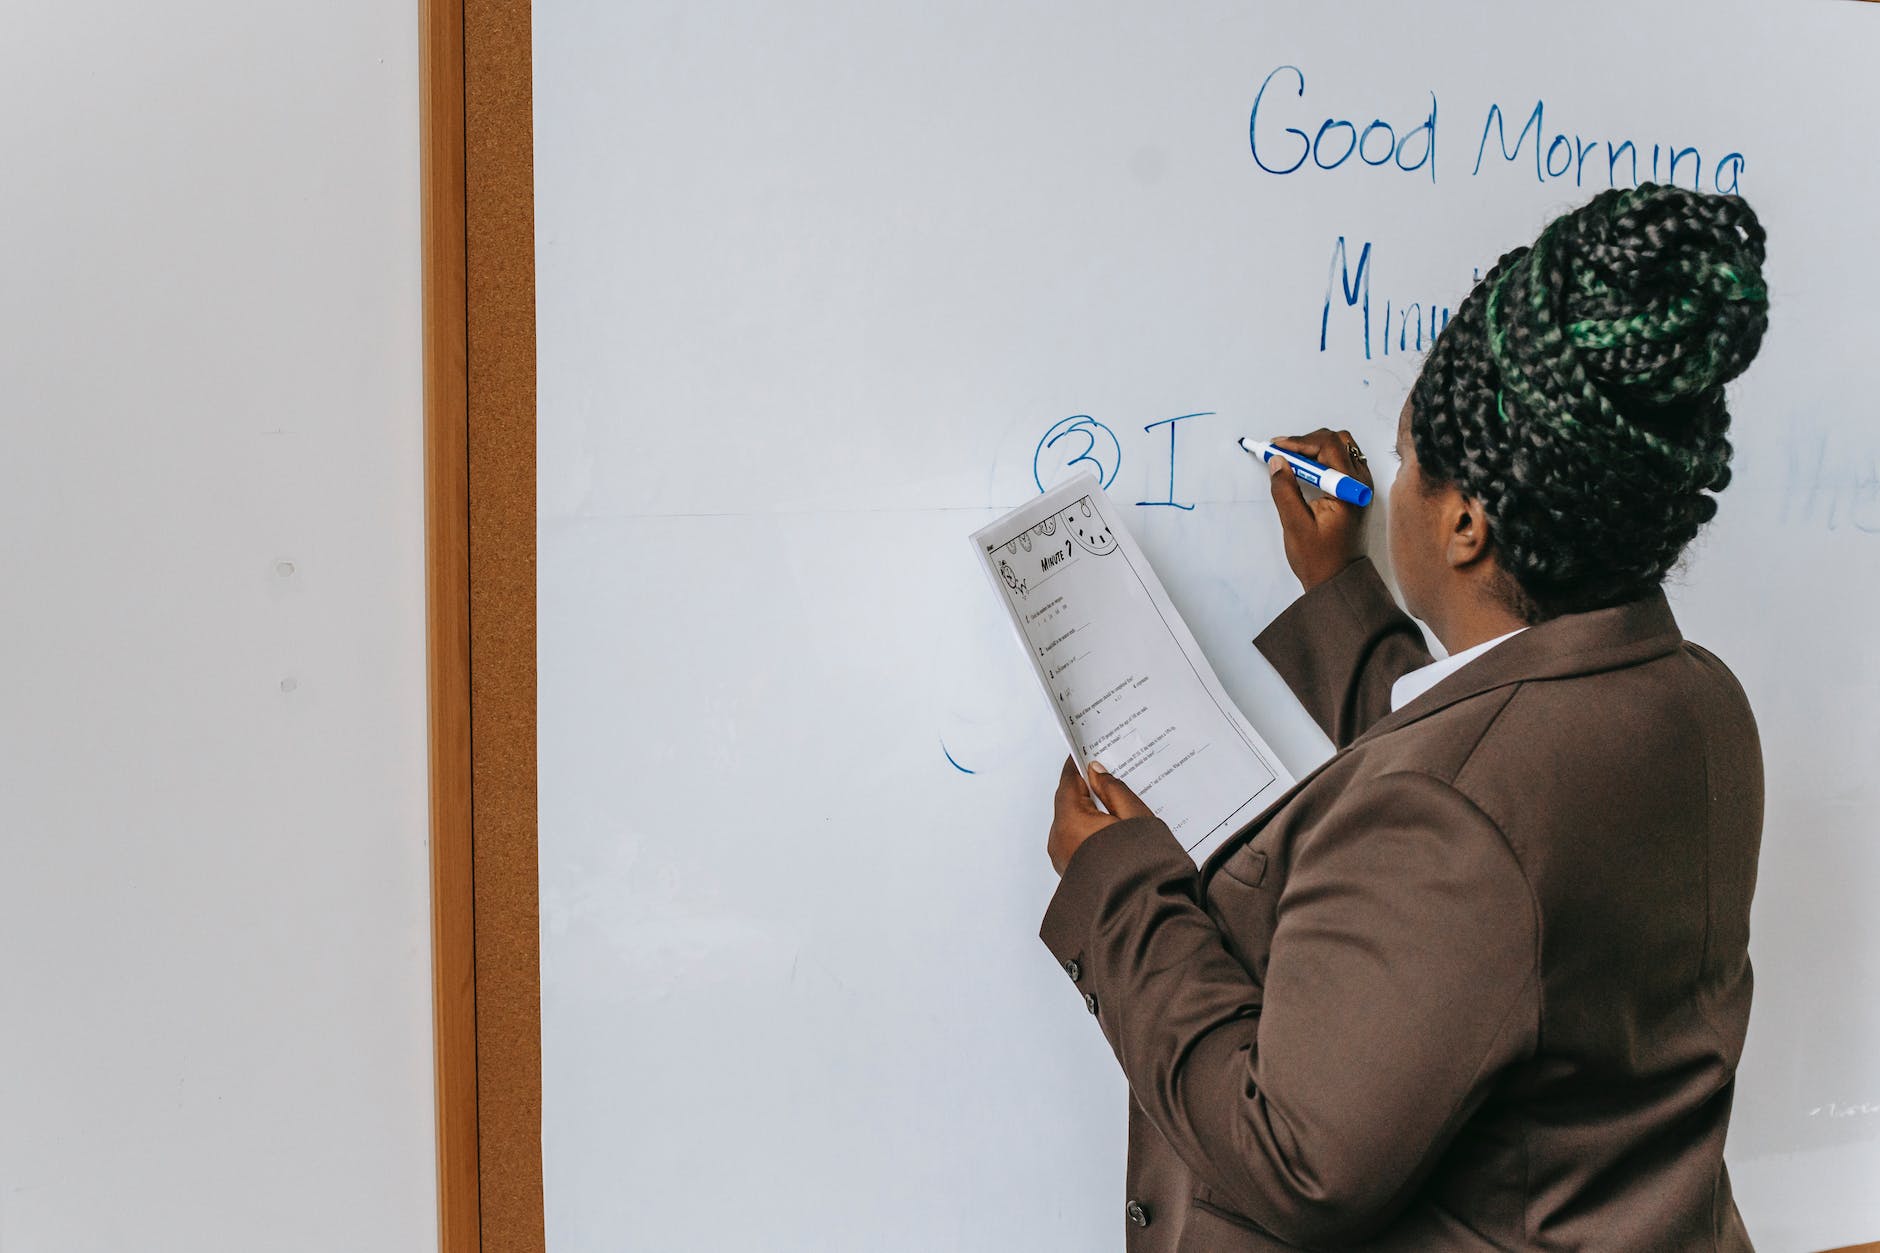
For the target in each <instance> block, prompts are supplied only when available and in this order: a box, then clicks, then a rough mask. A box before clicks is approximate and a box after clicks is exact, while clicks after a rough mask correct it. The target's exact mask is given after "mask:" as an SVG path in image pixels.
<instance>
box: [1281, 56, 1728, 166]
mask: <svg viewBox="0 0 1880 1253" xmlns="http://www.w3.org/2000/svg"><path fill="white" fill-rule="evenodd" d="M1288 88H1290V89H1291V91H1290V95H1291V96H1292V97H1293V99H1294V100H1303V99H1304V98H1305V94H1306V75H1305V71H1304V70H1302V69H1300V68H1299V67H1298V66H1296V65H1282V66H1279V67H1277V68H1276V69H1274V70H1272V71H1271V72H1269V73H1268V74H1267V76H1266V77H1265V78H1264V79H1262V80H1261V81H1260V90H1259V91H1257V92H1255V93H1254V96H1253V109H1252V110H1251V111H1250V112H1249V113H1248V115H1247V147H1248V149H1249V151H1251V152H1252V154H1253V161H1254V164H1255V165H1258V166H1259V167H1260V168H1261V169H1262V170H1265V171H1266V172H1267V173H1268V174H1279V175H1282V176H1283V175H1287V174H1296V173H1298V172H1300V171H1301V170H1304V169H1305V168H1306V167H1307V166H1308V164H1309V165H1310V166H1312V167H1313V168H1315V169H1320V170H1336V169H1338V168H1340V167H1342V166H1350V167H1352V168H1354V169H1355V168H1357V167H1359V166H1370V167H1372V168H1374V169H1387V170H1388V169H1394V170H1399V171H1401V172H1403V173H1406V174H1415V173H1417V172H1419V171H1422V170H1427V171H1429V178H1430V182H1432V183H1434V182H1435V181H1436V126H1437V112H1438V110H1437V100H1436V93H1435V92H1434V91H1432V92H1430V93H1429V95H1430V111H1429V115H1428V116H1427V117H1423V116H1420V114H1421V112H1422V107H1423V106H1422V105H1421V104H1418V105H1417V106H1416V111H1415V112H1414V113H1410V114H1409V115H1408V116H1405V115H1397V116H1396V119H1395V121H1390V120H1387V119H1385V118H1384V116H1383V113H1382V111H1380V112H1378V113H1376V114H1374V115H1373V117H1372V119H1371V120H1370V121H1369V122H1367V123H1365V124H1364V125H1363V127H1362V128H1360V126H1359V124H1358V121H1357V119H1359V118H1362V117H1363V116H1364V113H1365V112H1370V110H1368V109H1367V110H1364V111H1363V112H1356V113H1352V114H1351V115H1350V117H1339V116H1338V115H1337V113H1336V112H1335V111H1328V110H1325V109H1323V108H1320V107H1317V106H1315V105H1308V106H1305V107H1304V109H1303V111H1302V110H1301V108H1300V106H1298V105H1296V104H1293V103H1292V101H1290V100H1288V99H1287V96H1288V90H1287V89H1288ZM1269 96H1270V97H1271V98H1270V99H1269ZM1546 113H1547V104H1546V101H1544V100H1540V99H1536V100H1535V101H1534V108H1533V110H1532V111H1531V112H1528V113H1525V114H1524V113H1522V112H1521V111H1520V110H1516V111H1515V112H1514V113H1512V114H1511V113H1508V112H1505V111H1504V110H1503V109H1502V107H1501V104H1500V103H1499V102H1491V103H1490V104H1489V106H1488V111H1487V112H1486V113H1485V114H1483V116H1482V134H1481V138H1480V139H1479V140H1478V141H1477V142H1476V145H1475V166H1474V168H1472V169H1471V170H1470V171H1469V177H1471V178H1479V177H1480V176H1481V174H1482V167H1483V163H1484V161H1485V160H1487V159H1488V158H1489V157H1491V156H1493V155H1497V154H1498V155H1499V156H1500V157H1501V159H1502V161H1503V163H1504V164H1503V166H1501V167H1496V166H1495V164H1494V162H1493V161H1488V166H1489V169H1490V170H1491V171H1492V170H1494V169H1496V168H1508V167H1510V166H1514V165H1515V164H1516V163H1517V162H1518V163H1520V165H1521V166H1525V165H1526V164H1527V162H1528V161H1529V160H1532V161H1533V163H1534V179H1535V181H1536V182H1540V183H1545V182H1547V181H1548V180H1549V179H1554V180H1565V179H1569V178H1571V179H1572V180H1573V185H1574V186H1575V187H1585V186H1588V185H1592V186H1599V185H1600V183H1599V180H1600V179H1601V178H1602V177H1603V178H1604V179H1605V180H1606V181H1605V184H1604V186H1606V187H1636V186H1638V185H1639V184H1640V183H1641V182H1651V183H1673V184H1677V185H1679V186H1683V187H1689V188H1690V189H1691V190H1692V191H1716V192H1725V193H1735V192H1736V191H1738V190H1739V187H1740V185H1741V183H1742V179H1743V171H1744V169H1745V167H1746V166H1747V165H1748V160H1747V158H1745V157H1744V155H1743V154H1742V153H1741V152H1735V151H1730V152H1726V153H1724V155H1723V156H1721V157H1719V158H1718V159H1717V160H1716V161H1714V162H1710V161H1706V160H1705V158H1704V155H1703V153H1702V152H1701V151H1699V150H1698V149H1697V148H1696V147H1694V146H1692V145H1688V144H1676V143H1670V144H1664V143H1655V144H1652V145H1651V161H1650V164H1649V165H1647V164H1646V161H1645V149H1644V144H1643V143H1642V142H1639V141H1635V140H1631V139H1624V138H1619V139H1613V138H1606V137H1595V138H1591V139H1589V138H1588V137H1586V136H1585V135H1581V134H1579V133H1578V132H1575V131H1566V130H1552V131H1550V130H1549V129H1548V127H1547V118H1546ZM1514 117H1524V118H1525V119H1526V120H1525V121H1523V122H1522V124H1521V129H1520V130H1519V131H1517V132H1516V133H1515V135H1514V138H1513V141H1512V142H1510V140H1509V137H1508V131H1509V130H1510V129H1511V127H1512V125H1513V123H1512V122H1511V120H1510V119H1511V118H1514ZM1289 123H1297V125H1292V124H1289ZM1491 133H1492V134H1493V135H1494V136H1495V153H1494V154H1491V153H1490V152H1489V151H1488V140H1489V135H1490V134H1491ZM1465 151H1466V150H1465ZM1711 151H1712V152H1715V151H1716V149H1715V148H1713V149H1712V150H1711ZM1589 160H1590V161H1591V163H1592V168H1591V172H1590V173H1589V171H1588V168H1587V166H1588V161H1589Z"/></svg>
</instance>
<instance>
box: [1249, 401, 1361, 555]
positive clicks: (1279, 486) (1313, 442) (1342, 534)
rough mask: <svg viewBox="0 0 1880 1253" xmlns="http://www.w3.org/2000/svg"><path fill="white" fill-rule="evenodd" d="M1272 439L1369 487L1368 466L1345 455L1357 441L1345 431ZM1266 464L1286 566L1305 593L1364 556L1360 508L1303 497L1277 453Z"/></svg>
mask: <svg viewBox="0 0 1880 1253" xmlns="http://www.w3.org/2000/svg"><path fill="white" fill-rule="evenodd" d="M1273 442H1274V443H1275V444H1277V445H1279V446H1280V447H1281V448H1283V449H1286V450H1287V451H1289V452H1296V453H1299V454H1300V455H1302V456H1306V457H1310V458H1312V460H1314V461H1316V462H1318V463H1319V464H1321V465H1327V466H1330V467H1331V468H1332V469H1334V470H1338V471H1340V472H1342V473H1344V474H1349V475H1350V476H1351V477H1352V478H1354V479H1357V480H1358V481H1359V482H1360V483H1363V484H1365V485H1366V486H1374V484H1372V483H1371V468H1370V466H1369V465H1367V464H1366V463H1365V462H1364V461H1363V460H1360V459H1356V458H1353V457H1352V455H1351V452H1350V450H1351V449H1353V448H1356V447H1357V446H1358V445H1357V441H1356V440H1354V439H1352V438H1351V432H1350V431H1333V430H1327V429H1326V428H1324V427H1320V428H1319V429H1318V430H1316V431H1314V432H1312V433H1311V434H1310V435H1288V436H1284V437H1281V438H1276V439H1275V440H1274V441H1273ZM1266 468H1267V471H1268V473H1269V474H1270V475H1271V478H1272V486H1273V506H1274V508H1275V509H1276V510H1278V512H1279V525H1280V530H1281V531H1282V532H1283V533H1284V534H1285V538H1286V564H1288V565H1290V566H1291V567H1292V572H1293V573H1294V574H1295V575H1297V576H1298V577H1299V583H1300V586H1302V587H1304V588H1305V590H1306V591H1308V592H1309V591H1311V590H1312V589H1313V588H1315V587H1317V586H1318V585H1319V584H1321V583H1323V582H1325V581H1326V580H1327V579H1329V578H1331V577H1332V576H1333V575H1335V574H1337V573H1338V572H1339V571H1340V570H1343V569H1344V568H1345V567H1346V566H1348V565H1350V564H1351V563H1352V562H1354V561H1356V560H1357V559H1358V558H1360V557H1362V556H1364V510H1362V509H1360V508H1359V507H1358V506H1356V505H1352V504H1347V503H1346V502H1344V501H1342V500H1339V499H1338V498H1337V497H1335V496H1331V495H1326V494H1323V493H1321V494H1319V495H1318V498H1317V499H1316V500H1310V501H1308V500H1307V499H1306V497H1305V493H1304V492H1303V491H1302V490H1300V482H1299V480H1298V478H1296V477H1295V476H1294V475H1293V472H1292V471H1291V470H1290V469H1289V468H1287V467H1286V465H1285V464H1284V463H1283V462H1282V461H1281V460H1280V458H1278V457H1275V458H1273V459H1272V460H1271V461H1269V462H1267V463H1266Z"/></svg>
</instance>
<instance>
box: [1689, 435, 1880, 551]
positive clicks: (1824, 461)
mask: <svg viewBox="0 0 1880 1253" xmlns="http://www.w3.org/2000/svg"><path fill="white" fill-rule="evenodd" d="M1786 442H1787V449H1788V452H1787V460H1788V463H1787V466H1786V467H1785V471H1784V475H1783V483H1782V495H1781V499H1782V505H1781V511H1780V513H1779V514H1778V515H1777V521H1779V522H1781V523H1783V524H1785V525H1786V524H1798V525H1802V526H1811V527H1820V528H1821V529H1822V530H1825V531H1843V530H1846V531H1858V532H1861V533H1863V534H1867V535H1880V443H1875V442H1873V441H1872V440H1871V439H1861V438H1860V437H1858V436H1851V435H1850V434H1849V433H1848V432H1845V431H1835V430H1821V429H1816V430H1813V431H1809V432H1805V433H1804V432H1797V433H1794V434H1792V435H1791V437H1790V438H1789V439H1788V440H1787V441H1786ZM1726 507H1727V506H1726Z"/></svg>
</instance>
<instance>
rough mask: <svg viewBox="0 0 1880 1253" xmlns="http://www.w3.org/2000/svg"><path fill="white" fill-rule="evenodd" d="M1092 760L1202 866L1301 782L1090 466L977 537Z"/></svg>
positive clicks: (1065, 720) (1056, 703)
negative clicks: (1174, 601)
mask: <svg viewBox="0 0 1880 1253" xmlns="http://www.w3.org/2000/svg"><path fill="white" fill-rule="evenodd" d="M973 550H974V551H975V552H976V553H977V554H978V555H979V560H980V562H981V563H982V564H983V565H984V567H985V569H986V572H987V574H989V575H990V576H991V578H992V581H993V585H994V587H995V589H996V590H997V592H998V595H999V599H1000V600H1001V601H1002V602H1003V603H1004V604H1005V607H1006V609H1007V610H1008V611H1009V612H1010V613H1011V616H1012V623H1013V625H1014V626H1016V627H1017V628H1018V634H1019V638H1020V640H1022V641H1023V642H1024V645H1025V655H1026V656H1027V657H1029V658H1030V659H1031V663H1032V668H1033V669H1034V670H1035V671H1036V672H1037V674H1038V680H1039V682H1040V683H1042V684H1043V685H1044V690H1045V695H1046V697H1047V698H1048V699H1049V700H1050V702H1051V708H1052V710H1053V711H1054V712H1055V713H1056V714H1057V718H1058V723H1059V725H1060V726H1061V727H1062V728H1063V729H1064V735H1065V738H1066V739H1068V740H1069V741H1070V746H1071V754H1072V756H1074V757H1075V758H1076V760H1077V764H1078V766H1079V768H1084V767H1087V766H1088V764H1089V763H1090V762H1091V761H1099V762H1102V763H1103V765H1104V767H1105V768H1106V769H1108V770H1109V771H1110V772H1111V773H1112V774H1115V775H1116V776H1118V777H1119V778H1121V779H1122V780H1123V781H1124V782H1125V783H1127V784H1129V786H1130V787H1131V788H1132V789H1133V790H1134V791H1135V793H1136V795H1138V796H1140V797H1142V799H1143V800H1144V801H1145V802H1146V803H1147V804H1148V805H1149V807H1150V808H1152V809H1153V810H1155V813H1156V816H1157V817H1159V818H1161V819H1162V820H1163V821H1164V822H1166V823H1168V825H1169V829H1170V830H1172V831H1173V832H1174V833H1175V838H1176V839H1178V840H1180V841H1181V842H1182V846H1183V847H1184V848H1186V849H1187V850H1188V852H1189V855H1190V856H1192V857H1193V858H1194V859H1195V863H1196V864H1197V865H1199V864H1200V863H1201V862H1202V861H1203V860H1205V859H1206V857H1207V855H1208V854H1209V853H1210V852H1212V851H1213V850H1214V848H1215V846H1216V845H1218V844H1219V843H1220V842H1221V841H1222V840H1223V839H1225V838H1226V837H1227V836H1229V835H1231V834H1233V833H1234V832H1235V831H1237V830H1238V829H1239V828H1240V827H1241V826H1243V825H1245V824H1246V823H1247V822H1248V821H1249V820H1251V819H1252V818H1253V817H1254V815H1255V814H1257V813H1259V812H1260V810H1262V809H1264V808H1265V807H1266V805H1267V804H1268V803H1269V802H1270V801H1272V800H1273V799H1274V798H1276V797H1277V796H1278V795H1279V794H1280V793H1281V792H1282V791H1284V790H1285V789H1286V788H1287V787H1289V786H1291V784H1292V776H1291V775H1290V774H1288V773H1287V772H1286V769H1285V767H1284V766H1282V765H1280V762H1279V758H1278V757H1276V756H1274V754H1273V750H1272V749H1270V748H1268V747H1267V745H1266V742H1265V741H1264V740H1262V739H1261V738H1260V736H1259V735H1258V733H1256V732H1255V731H1254V729H1253V727H1252V726H1251V725H1249V723H1248V722H1247V720H1246V718H1245V717H1243V716H1242V715H1241V712H1240V710H1239V709H1237V708H1235V707H1234V703H1233V702H1232V701H1231V700H1229V699H1228V697H1227V693H1226V692H1224V691H1222V690H1221V683H1220V680H1219V679H1217V678H1216V677H1215V674H1214V669H1213V667H1211V666H1209V665H1208V661H1207V658H1205V657H1203V656H1202V655H1201V648H1200V646H1199V645H1197V644H1196V643H1195V637H1194V636H1193V635H1192V634H1191V633H1190V632H1189V630H1188V626H1187V624H1186V623H1184V622H1183V621H1182V619H1181V615H1180V614H1178V613H1176V612H1175V607H1174V606H1173V605H1171V604H1170V603H1169V599H1168V593H1166V592H1165V591H1163V590H1162V583H1161V581H1160V580H1159V579H1157V578H1156V576H1155V571H1154V570H1152V569H1150V568H1149V563H1148V562H1147V561H1146V560H1144V559H1143V555H1142V550H1141V549H1139V548H1137V547H1136V542H1135V540H1134V539H1132V538H1131V536H1130V534H1129V532H1128V531H1126V530H1124V529H1123V527H1122V525H1121V522H1120V520H1119V519H1118V517H1117V514H1116V512H1115V508H1114V506H1113V505H1112V504H1111V503H1110V500H1109V498H1108V497H1106V496H1105V495H1104V494H1103V488H1102V487H1101V486H1100V485H1099V484H1098V482H1097V480H1096V479H1095V478H1094V477H1093V476H1090V475H1078V476H1077V477H1075V478H1073V479H1071V480H1070V481H1069V482H1067V483H1064V484H1063V485H1061V486H1059V487H1056V488H1053V489H1052V490H1051V491H1049V492H1046V493H1045V494H1044V495H1042V496H1040V497H1038V498H1037V499H1036V500H1033V501H1031V502H1029V503H1027V504H1024V505H1021V506H1019V507H1018V508H1017V509H1014V510H1013V511H1012V512H1011V513H1008V514H1006V515H1005V516H1004V517H1003V518H1000V519H999V520H998V521H997V522H994V523H993V524H992V525H991V526H988V527H986V528H984V529H983V530H980V531H976V532H974V534H973Z"/></svg>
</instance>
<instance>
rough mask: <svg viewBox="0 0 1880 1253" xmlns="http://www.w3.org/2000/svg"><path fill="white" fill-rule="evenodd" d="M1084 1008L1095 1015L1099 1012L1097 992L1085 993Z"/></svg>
mask: <svg viewBox="0 0 1880 1253" xmlns="http://www.w3.org/2000/svg"><path fill="white" fill-rule="evenodd" d="M1084 1008H1085V1009H1087V1010H1089V1011H1090V1012H1091V1013H1093V1014H1094V1013H1096V1012H1097V994H1096V993H1095V992H1086V993H1084Z"/></svg>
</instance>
